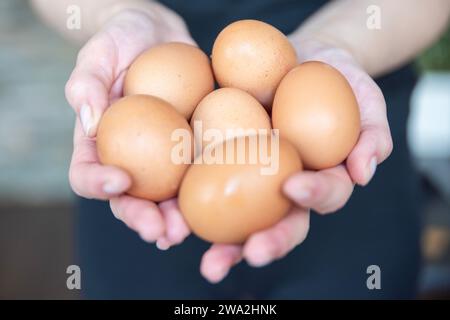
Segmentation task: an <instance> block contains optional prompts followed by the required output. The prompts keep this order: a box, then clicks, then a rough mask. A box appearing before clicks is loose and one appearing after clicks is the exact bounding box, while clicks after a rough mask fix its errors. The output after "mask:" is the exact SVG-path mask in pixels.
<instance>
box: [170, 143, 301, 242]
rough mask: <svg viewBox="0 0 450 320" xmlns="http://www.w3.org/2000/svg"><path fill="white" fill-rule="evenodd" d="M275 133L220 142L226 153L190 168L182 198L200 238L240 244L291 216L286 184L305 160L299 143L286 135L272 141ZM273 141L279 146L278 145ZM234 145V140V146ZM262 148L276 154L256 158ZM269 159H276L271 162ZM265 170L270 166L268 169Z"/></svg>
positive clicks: (197, 162) (186, 216)
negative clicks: (295, 144) (284, 189)
mask: <svg viewBox="0 0 450 320" xmlns="http://www.w3.org/2000/svg"><path fill="white" fill-rule="evenodd" d="M269 136H270V135H265V136H263V135H253V136H241V137H235V138H233V139H230V140H227V141H225V142H223V143H222V144H219V145H217V146H216V148H217V150H220V152H218V153H220V154H223V156H222V157H220V156H218V157H217V159H216V161H214V162H207V161H206V160H205V159H203V160H201V159H196V161H195V162H194V164H193V165H191V166H190V168H189V169H188V171H187V173H186V176H185V178H184V180H183V182H182V184H181V188H180V193H179V197H178V201H179V206H180V209H181V212H182V214H183V216H184V218H185V220H186V222H187V224H188V225H189V227H190V228H191V230H192V231H193V232H194V233H195V234H196V235H197V236H198V237H200V238H202V239H204V240H206V241H209V242H213V243H230V244H232V243H234V244H239V243H242V242H244V241H245V240H246V239H247V238H248V237H249V235H251V234H253V233H255V232H258V231H260V230H264V229H266V228H269V227H271V226H273V225H274V224H276V223H277V222H278V221H280V220H281V219H282V218H283V217H284V216H285V215H286V213H287V212H288V210H289V208H290V207H291V203H290V201H289V200H288V199H287V198H286V197H285V196H284V195H283V194H282V184H283V182H284V181H285V180H286V179H287V178H288V177H289V176H290V175H292V174H293V173H295V172H297V171H299V170H301V169H302V164H301V161H300V158H299V155H298V153H297V151H296V150H295V147H294V146H292V145H291V144H290V143H289V142H287V141H286V140H283V139H279V140H277V139H275V140H270V139H268V137H269ZM251 139H256V140H251ZM265 139H268V140H265ZM252 141H253V142H252ZM255 141H256V142H257V143H256V144H255ZM263 141H266V143H265V144H264V142H263ZM271 141H278V144H277V143H274V145H272V142H271ZM228 143H232V145H231V147H228V145H227V144H228ZM255 145H256V147H255ZM264 145H266V146H267V148H265V147H264ZM238 146H243V147H242V148H241V147H238ZM227 148H229V149H227ZM229 150H234V151H233V155H231V156H230V159H231V161H225V160H223V161H220V159H226V157H227V153H228V155H229ZM264 150H265V151H266V153H265V152H264ZM238 151H240V152H238ZM259 152H262V153H263V154H267V155H268V156H269V157H270V158H265V157H256V159H253V161H252V157H254V156H257V155H258V154H259ZM240 156H241V157H242V161H241V162H239V161H238V159H239V157H240ZM203 157H205V155H203ZM267 159H270V160H271V161H272V162H271V163H270V164H269V162H270V161H267ZM200 160H201V161H200ZM264 168H265V169H269V168H270V170H268V171H267V172H265V171H264Z"/></svg>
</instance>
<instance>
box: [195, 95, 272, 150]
mask: <svg viewBox="0 0 450 320" xmlns="http://www.w3.org/2000/svg"><path fill="white" fill-rule="evenodd" d="M191 127H192V128H193V129H194V133H195V141H196V146H197V147H199V146H202V147H203V148H205V147H207V146H209V145H211V146H212V145H213V144H215V143H219V142H221V141H223V140H226V139H230V138H233V137H236V136H239V135H248V134H257V133H258V134H263V133H265V134H269V133H270V130H271V129H272V125H271V122H270V118H269V115H268V114H267V112H266V110H265V109H264V107H263V106H262V105H261V104H260V103H259V102H258V100H256V99H255V98H254V97H253V96H251V95H250V94H248V93H247V92H245V91H242V90H240V89H236V88H220V89H217V90H215V91H213V92H211V93H210V94H208V95H207V96H206V97H205V98H203V100H202V101H200V103H199V105H198V106H197V108H196V109H195V111H194V114H193V115H192V118H191ZM264 131H265V132H264ZM208 134H209V137H208Z"/></svg>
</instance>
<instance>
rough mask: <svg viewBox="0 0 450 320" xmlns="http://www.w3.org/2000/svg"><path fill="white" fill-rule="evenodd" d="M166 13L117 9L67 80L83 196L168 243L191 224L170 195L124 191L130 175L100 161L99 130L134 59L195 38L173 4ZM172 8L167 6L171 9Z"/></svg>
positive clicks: (75, 179)
mask: <svg viewBox="0 0 450 320" xmlns="http://www.w3.org/2000/svg"><path fill="white" fill-rule="evenodd" d="M160 11H162V12H163V13H164V15H150V14H146V13H143V12H140V11H137V10H126V11H122V12H121V13H118V14H116V15H115V16H113V17H112V18H111V19H109V20H108V22H107V23H106V24H105V25H104V27H103V28H102V29H101V30H100V31H99V32H98V33H97V34H95V35H94V36H93V37H92V38H91V39H90V40H89V41H88V42H87V43H86V45H85V46H84V47H83V48H82V49H81V51H80V52H79V54H78V58H77V63H76V66H75V69H74V70H73V72H72V75H71V77H70V79H69V81H68V82H67V85H66V97H67V100H68V102H69V103H70V105H71V106H72V107H73V109H74V110H75V112H76V113H77V115H78V117H77V120H76V123H75V132H74V149H73V155H72V161H71V164H70V171H69V180H70V184H71V187H72V189H73V191H74V192H75V193H76V194H77V195H79V196H81V197H84V198H89V199H101V200H109V201H110V206H111V210H112V212H113V213H114V215H115V216H116V217H117V218H118V219H120V220H122V221H123V222H124V223H125V224H126V225H127V226H128V227H130V228H131V229H133V230H135V231H136V232H138V233H139V235H140V236H141V238H143V239H144V240H145V241H148V242H154V241H157V240H158V243H157V244H159V247H160V248H162V249H167V248H168V247H170V246H171V245H174V244H178V243H180V242H182V241H183V240H184V238H185V237H187V235H188V234H189V230H188V229H187V227H186V224H185V223H184V221H183V218H182V216H181V214H180V212H179V210H178V207H177V202H176V200H175V199H171V200H168V201H165V202H162V203H160V204H159V206H158V205H156V204H155V203H153V202H151V201H147V200H144V199H138V198H134V197H131V196H129V195H126V194H124V192H126V190H127V189H128V188H129V187H130V185H131V178H130V177H129V175H128V174H127V173H126V172H124V171H123V170H121V169H119V168H117V167H113V166H103V165H101V164H100V163H99V160H98V157H97V150H96V142H95V136H96V132H97V126H98V123H99V120H100V118H101V116H102V114H103V112H104V111H105V109H106V108H107V107H108V106H109V105H110V104H111V103H112V102H114V101H115V100H117V99H119V98H121V97H122V91H123V81H124V77H125V74H126V72H127V70H128V68H129V66H130V64H131V63H132V62H133V61H134V59H135V58H136V57H137V56H138V55H139V54H140V53H142V52H143V51H145V50H147V49H148V48H150V47H152V46H154V45H157V44H159V43H163V42H170V41H179V42H185V43H190V44H195V42H194V41H193V40H192V38H191V36H190V35H189V32H188V31H187V29H186V27H185V24H184V22H183V21H182V20H181V18H179V17H178V16H176V14H174V13H173V12H168V9H162V8H161V10H160ZM166 11H167V12H166Z"/></svg>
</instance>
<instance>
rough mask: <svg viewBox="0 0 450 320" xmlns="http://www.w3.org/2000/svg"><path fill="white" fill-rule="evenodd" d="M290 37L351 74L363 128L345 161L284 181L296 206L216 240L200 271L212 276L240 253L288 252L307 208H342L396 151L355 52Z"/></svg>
mask: <svg viewBox="0 0 450 320" xmlns="http://www.w3.org/2000/svg"><path fill="white" fill-rule="evenodd" d="M291 40H292V42H293V44H294V46H295V45H296V44H297V43H298V48H297V52H298V56H299V60H300V62H305V61H310V60H318V61H322V62H325V63H328V64H330V65H332V66H333V67H335V68H336V69H337V70H339V71H340V72H341V73H342V74H343V75H344V76H345V77H346V78H347V80H348V81H349V83H350V85H351V87H352V89H353V91H354V93H355V96H356V98H357V101H358V104H359V107H360V114H361V134H360V137H359V140H358V142H357V144H356V146H355V147H354V148H353V150H352V152H351V153H350V155H349V156H348V158H347V160H346V161H345V163H344V164H340V165H338V166H336V167H334V168H329V169H325V170H320V171H302V172H300V173H297V174H295V175H293V176H292V177H290V178H289V179H288V180H287V181H286V183H285V184H284V187H283V191H284V193H285V194H286V196H288V197H289V198H290V199H291V200H292V201H293V202H294V204H295V205H296V208H294V209H292V211H291V212H290V213H289V214H288V215H287V216H286V217H285V218H284V219H282V220H281V221H280V222H279V223H278V224H277V225H275V226H273V227H271V228H269V229H267V230H263V231H260V232H258V233H255V234H254V235H252V236H250V238H249V239H248V240H247V241H246V243H245V244H244V245H242V246H236V245H222V244H214V245H212V247H211V248H210V249H209V250H208V251H207V252H206V253H205V255H204V256H203V259H202V263H201V272H202V274H203V275H204V276H205V277H206V278H207V279H208V280H209V281H211V282H218V281H220V280H222V279H223V278H224V277H225V276H226V274H227V273H228V271H229V269H230V268H231V267H232V266H233V265H235V264H236V263H238V262H239V261H241V259H245V260H246V261H247V262H248V263H249V264H250V265H251V266H255V267H259V266H264V265H267V264H269V263H271V262H273V261H274V260H277V259H279V258H282V257H284V256H285V255H286V254H288V253H289V252H290V251H291V250H292V249H293V248H295V247H296V246H297V245H298V244H300V243H301V242H302V241H303V240H304V239H305V238H306V235H307V233H308V229H309V208H311V209H313V210H314V211H316V212H318V213H320V214H327V213H332V212H335V211H337V210H339V209H340V208H342V207H343V206H344V205H345V203H346V202H347V201H348V199H349V198H350V196H351V194H352V192H353V187H354V183H357V184H359V185H361V186H365V185H367V183H369V181H370V180H371V179H372V177H373V175H374V174H375V170H376V167H377V164H379V163H381V162H383V161H384V160H385V159H386V158H387V157H388V156H389V155H390V153H391V151H392V139H391V134H390V130H389V124H388V122H387V116H386V103H385V100H384V97H383V94H382V92H381V90H380V88H379V87H378V86H377V85H376V83H375V82H374V81H373V80H372V79H371V77H370V76H369V75H368V74H367V73H366V72H365V71H364V70H363V69H362V68H361V67H360V66H359V65H358V63H357V62H356V61H355V59H354V58H353V57H352V55H351V54H350V53H349V52H347V51H345V50H343V49H340V48H337V47H335V46H332V45H328V44H325V43H321V42H319V41H315V40H309V41H296V40H294V39H291Z"/></svg>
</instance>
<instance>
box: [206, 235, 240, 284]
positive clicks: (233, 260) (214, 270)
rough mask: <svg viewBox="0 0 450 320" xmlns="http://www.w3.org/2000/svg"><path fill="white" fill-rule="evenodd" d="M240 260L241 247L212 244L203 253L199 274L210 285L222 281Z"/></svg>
mask: <svg viewBox="0 0 450 320" xmlns="http://www.w3.org/2000/svg"><path fill="white" fill-rule="evenodd" d="M241 260H242V247H241V246H239V245H228V244H213V245H212V246H211V248H210V249H209V250H208V251H206V252H205V254H204V255H203V257H202V262H201V264H200V273H201V274H202V275H203V277H205V278H206V279H207V280H208V281H209V282H211V283H218V282H220V281H222V279H224V278H225V277H226V276H227V274H228V272H229V271H230V269H231V267H233V266H234V265H236V264H238V263H239V262H240V261H241Z"/></svg>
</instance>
